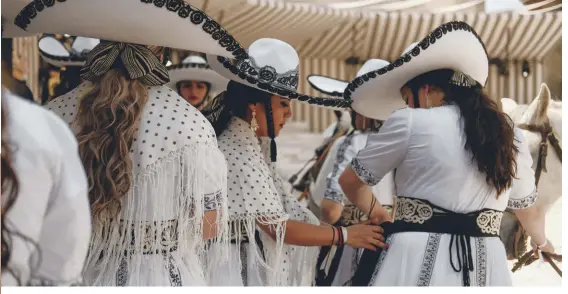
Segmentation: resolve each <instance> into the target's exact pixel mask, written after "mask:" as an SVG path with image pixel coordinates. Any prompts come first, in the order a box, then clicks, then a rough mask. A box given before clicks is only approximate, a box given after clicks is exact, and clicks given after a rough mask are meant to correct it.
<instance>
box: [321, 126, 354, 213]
mask: <svg viewBox="0 0 568 294" xmlns="http://www.w3.org/2000/svg"><path fill="white" fill-rule="evenodd" d="M354 136H355V134H354V133H351V134H349V135H347V137H345V140H343V142H341V145H339V147H338V148H337V157H336V160H335V164H334V165H333V170H332V171H331V175H330V177H329V178H328V179H327V189H326V190H325V192H324V194H323V198H325V199H328V200H331V201H335V202H338V203H341V204H343V203H344V198H345V195H344V194H343V191H341V190H338V189H335V188H334V187H333V186H334V185H333V179H334V178H336V177H338V173H339V165H340V164H343V162H344V161H345V151H346V150H347V148H349V146H351V143H352V142H353V137H354Z"/></svg>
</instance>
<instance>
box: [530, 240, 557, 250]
mask: <svg viewBox="0 0 568 294" xmlns="http://www.w3.org/2000/svg"><path fill="white" fill-rule="evenodd" d="M531 246H532V248H533V250H536V249H539V250H540V251H542V252H546V253H554V246H553V245H552V243H550V241H549V240H548V239H546V242H545V244H544V246H540V247H539V246H538V245H537V244H536V243H535V242H534V240H531Z"/></svg>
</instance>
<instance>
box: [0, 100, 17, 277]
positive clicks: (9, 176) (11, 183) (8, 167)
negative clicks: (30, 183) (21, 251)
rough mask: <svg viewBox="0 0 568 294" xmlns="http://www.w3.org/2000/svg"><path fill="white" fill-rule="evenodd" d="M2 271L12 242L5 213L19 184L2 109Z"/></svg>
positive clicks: (13, 198)
mask: <svg viewBox="0 0 568 294" xmlns="http://www.w3.org/2000/svg"><path fill="white" fill-rule="evenodd" d="M1 111H2V175H1V177H2V216H1V217H0V218H1V221H2V225H1V227H2V271H4V270H5V269H6V267H7V266H8V261H10V254H11V253H12V250H11V249H12V248H11V245H12V240H11V237H10V232H9V230H8V228H7V226H6V213H7V212H8V211H10V209H11V208H12V206H14V203H15V202H16V198H17V196H18V190H19V187H20V185H19V182H18V178H17V176H16V173H15V172H14V169H13V168H12V152H11V149H10V147H9V146H8V143H7V142H6V138H5V137H6V136H5V134H6V115H5V114H4V107H2V110H1Z"/></svg>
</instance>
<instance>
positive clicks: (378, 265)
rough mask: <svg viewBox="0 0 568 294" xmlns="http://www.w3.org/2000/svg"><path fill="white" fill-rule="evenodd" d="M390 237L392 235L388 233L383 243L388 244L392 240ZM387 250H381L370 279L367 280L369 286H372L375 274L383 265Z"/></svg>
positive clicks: (375, 277)
mask: <svg viewBox="0 0 568 294" xmlns="http://www.w3.org/2000/svg"><path fill="white" fill-rule="evenodd" d="M392 237H393V235H390V236H388V237H387V239H386V240H385V244H387V245H390V244H391V241H392ZM388 252H389V249H388V248H386V249H383V252H381V256H379V260H378V261H377V265H376V266H375V271H374V272H373V275H372V276H371V280H370V281H369V286H372V285H374V284H375V280H376V279H377V275H378V274H379V272H380V270H381V268H382V267H383V263H384V261H385V258H386V257H387V254H388Z"/></svg>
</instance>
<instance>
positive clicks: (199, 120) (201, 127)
mask: <svg viewBox="0 0 568 294" xmlns="http://www.w3.org/2000/svg"><path fill="white" fill-rule="evenodd" d="M90 88H92V84H91V83H90V82H84V83H82V84H81V85H79V86H78V87H77V88H75V89H73V90H72V91H71V92H69V93H67V94H65V95H62V96H60V97H58V98H55V99H53V100H52V101H50V102H49V103H48V104H47V105H46V108H47V109H49V110H52V111H53V112H55V113H56V114H57V115H58V116H60V117H61V118H62V119H63V120H65V121H66V122H67V123H68V124H70V125H71V128H72V129H73V131H74V132H75V133H77V132H78V131H79V130H78V128H77V126H75V125H74V124H72V122H73V120H74V119H75V116H76V114H77V109H78V107H79V101H80V99H81V97H82V96H83V95H84V94H85V93H86V92H87V91H89V90H90ZM174 110H177V111H175V112H174ZM196 143H203V144H210V145H211V147H212V148H216V147H217V140H216V136H215V131H214V130H213V127H212V126H211V124H210V123H209V121H207V119H206V118H205V117H204V116H203V115H202V114H201V112H199V110H197V109H196V108H195V107H193V106H191V105H190V104H189V103H188V102H187V101H185V100H184V99H183V98H182V97H181V96H179V95H178V94H177V93H176V92H175V91H173V90H172V89H170V88H168V87H166V86H151V87H148V102H147V103H146V106H145V107H144V110H143V115H142V118H141V120H140V125H139V126H138V132H137V134H136V135H135V137H134V141H133V144H132V148H131V150H130V154H131V157H132V160H133V163H134V166H133V167H134V172H135V173H136V170H137V169H139V168H144V167H146V166H148V165H150V164H152V163H155V162H156V161H157V160H159V159H160V158H163V157H165V156H167V155H168V154H170V153H171V152H174V151H176V150H178V149H180V148H183V147H184V146H188V145H194V144H196Z"/></svg>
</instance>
